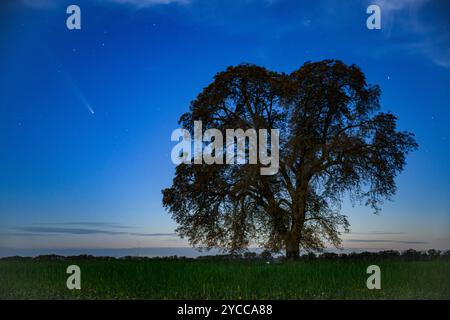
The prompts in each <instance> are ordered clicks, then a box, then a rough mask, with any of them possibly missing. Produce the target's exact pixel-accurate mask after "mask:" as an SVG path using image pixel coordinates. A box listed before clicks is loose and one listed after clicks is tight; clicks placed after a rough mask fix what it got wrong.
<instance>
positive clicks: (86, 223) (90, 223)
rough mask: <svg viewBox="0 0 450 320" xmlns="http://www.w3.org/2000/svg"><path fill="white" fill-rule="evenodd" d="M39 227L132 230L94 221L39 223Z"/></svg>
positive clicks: (115, 224)
mask: <svg viewBox="0 0 450 320" xmlns="http://www.w3.org/2000/svg"><path fill="white" fill-rule="evenodd" d="M38 224H39V225H46V226H55V225H57V226H85V227H104V228H115V229H130V228H132V227H131V226H126V225H122V224H118V223H112V222H93V221H69V222H50V223H38Z"/></svg>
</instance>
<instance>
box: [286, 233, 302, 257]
mask: <svg viewBox="0 0 450 320" xmlns="http://www.w3.org/2000/svg"><path fill="white" fill-rule="evenodd" d="M285 246H286V258H287V259H288V260H297V259H298V258H299V257H300V238H299V237H292V236H291V237H290V239H289V240H288V241H286V244H285Z"/></svg>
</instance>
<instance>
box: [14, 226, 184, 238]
mask: <svg viewBox="0 0 450 320" xmlns="http://www.w3.org/2000/svg"><path fill="white" fill-rule="evenodd" d="M14 230H17V231H21V232H23V233H10V234H9V235H16V236H27V235H38V234H39V235H48V234H50V235H51V234H72V235H93V234H103V235H130V236H138V237H166V236H172V237H173V236H176V234H175V233H139V232H125V231H112V230H103V229H86V228H64V227H17V228H14Z"/></svg>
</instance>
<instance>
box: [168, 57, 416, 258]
mask: <svg viewBox="0 0 450 320" xmlns="http://www.w3.org/2000/svg"><path fill="white" fill-rule="evenodd" d="M379 110H380V89H379V87H378V86H375V85H369V84H367V83H366V79H365V76H364V74H363V73H362V71H361V70H360V69H359V68H358V67H357V66H355V65H350V66H348V65H346V64H344V63H342V62H340V61H336V60H324V61H320V62H315V63H311V62H307V63H305V64H304V65H303V66H302V67H301V68H300V69H299V70H297V71H295V72H293V73H291V74H289V75H288V74H283V73H282V74H280V73H276V72H272V71H269V70H267V69H265V68H263V67H259V66H255V65H248V64H243V65H238V66H236V67H229V68H228V69H227V70H226V71H224V72H220V73H218V74H217V75H216V76H215V78H214V81H213V82H212V83H211V84H210V85H209V86H207V87H206V88H205V89H204V90H203V91H202V92H201V93H200V94H199V95H198V97H197V98H196V99H195V100H194V101H193V102H192V103H191V106H190V110H189V112H187V113H185V114H183V115H182V116H181V118H180V121H179V122H180V125H181V126H182V127H183V128H185V129H187V130H189V131H190V132H192V130H193V123H194V121H197V120H201V121H202V122H203V129H204V130H206V129H209V128H216V129H219V130H220V131H221V132H223V133H224V134H225V130H226V129H230V128H231V129H235V128H242V129H244V130H245V129H249V128H254V129H256V130H258V129H269V130H270V129H279V132H280V167H279V170H278V172H277V173H276V174H274V175H261V174H260V170H259V169H260V166H261V165H255V164H245V165H226V164H223V165H220V164H212V165H208V164H185V163H183V164H180V165H178V166H177V168H176V174H175V178H174V179H173V185H172V186H171V187H170V188H167V189H164V190H163V204H164V206H165V208H166V209H168V211H169V212H170V213H171V214H172V216H173V218H174V219H175V221H176V222H177V223H178V225H179V227H178V228H177V232H178V234H179V235H181V236H182V237H186V238H187V239H188V240H189V242H190V243H191V244H192V245H194V246H203V247H220V248H225V249H228V250H230V251H236V250H241V249H244V248H246V247H247V246H248V245H249V244H251V243H257V244H259V245H260V246H262V247H265V248H268V249H270V250H272V251H274V252H278V251H281V250H283V249H284V250H286V256H287V257H288V258H291V259H295V258H297V257H298V256H299V252H300V249H301V248H303V249H305V250H308V251H309V250H321V249H323V248H324V247H325V246H326V245H327V244H332V245H334V246H336V247H339V246H340V245H341V239H340V235H341V233H342V232H343V231H348V228H349V223H348V220H347V218H346V216H345V215H343V214H342V213H341V210H340V204H341V202H342V201H343V199H345V198H347V197H349V198H350V199H352V200H353V201H363V202H364V203H365V204H366V205H369V206H371V207H373V209H374V210H375V212H377V211H378V210H379V209H380V205H381V204H382V201H383V200H384V199H389V198H390V197H391V196H392V195H394V193H395V192H396V184H395V181H394V179H395V177H396V176H397V174H398V173H399V172H401V171H402V170H403V168H404V166H405V156H406V154H407V153H408V152H409V151H411V150H413V149H415V148H417V144H416V142H415V140H414V138H413V134H411V133H409V132H403V131H398V130H397V128H396V120H397V119H396V117H395V116H394V115H393V114H391V113H385V112H380V111H379ZM223 152H226V150H225V149H224V151H223Z"/></svg>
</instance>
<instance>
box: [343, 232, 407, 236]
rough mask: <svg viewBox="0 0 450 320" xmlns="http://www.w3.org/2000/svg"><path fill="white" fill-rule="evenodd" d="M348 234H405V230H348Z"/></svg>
mask: <svg viewBox="0 0 450 320" xmlns="http://www.w3.org/2000/svg"><path fill="white" fill-rule="evenodd" d="M349 234H358V235H396V234H406V232H398V231H368V232H350V233H349Z"/></svg>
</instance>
